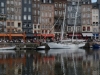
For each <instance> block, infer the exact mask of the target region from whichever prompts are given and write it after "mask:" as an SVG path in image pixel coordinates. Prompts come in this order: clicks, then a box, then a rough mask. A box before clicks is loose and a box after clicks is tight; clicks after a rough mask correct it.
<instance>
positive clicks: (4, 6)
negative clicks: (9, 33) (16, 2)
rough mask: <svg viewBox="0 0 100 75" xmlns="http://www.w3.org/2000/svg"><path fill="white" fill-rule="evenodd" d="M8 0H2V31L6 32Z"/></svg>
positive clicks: (0, 10)
mask: <svg viewBox="0 0 100 75" xmlns="http://www.w3.org/2000/svg"><path fill="white" fill-rule="evenodd" d="M5 20H6V0H0V32H4V29H5V25H6V21H5Z"/></svg>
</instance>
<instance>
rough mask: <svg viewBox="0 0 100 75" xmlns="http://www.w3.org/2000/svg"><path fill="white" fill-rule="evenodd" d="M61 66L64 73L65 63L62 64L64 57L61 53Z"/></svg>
mask: <svg viewBox="0 0 100 75" xmlns="http://www.w3.org/2000/svg"><path fill="white" fill-rule="evenodd" d="M61 67H62V70H63V75H65V65H64V59H63V57H62V55H61Z"/></svg>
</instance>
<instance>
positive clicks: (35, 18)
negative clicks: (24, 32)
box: [32, 0, 41, 34]
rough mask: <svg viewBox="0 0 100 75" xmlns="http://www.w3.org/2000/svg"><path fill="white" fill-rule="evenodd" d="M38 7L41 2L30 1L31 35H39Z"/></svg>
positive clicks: (37, 0) (38, 0)
mask: <svg viewBox="0 0 100 75" xmlns="http://www.w3.org/2000/svg"><path fill="white" fill-rule="evenodd" d="M40 5H41V0H32V17H33V20H32V21H33V33H34V34H40V33H41V31H40Z"/></svg>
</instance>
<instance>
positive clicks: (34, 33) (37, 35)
mask: <svg viewBox="0 0 100 75" xmlns="http://www.w3.org/2000/svg"><path fill="white" fill-rule="evenodd" d="M33 36H41V34H35V33H34V34H33Z"/></svg>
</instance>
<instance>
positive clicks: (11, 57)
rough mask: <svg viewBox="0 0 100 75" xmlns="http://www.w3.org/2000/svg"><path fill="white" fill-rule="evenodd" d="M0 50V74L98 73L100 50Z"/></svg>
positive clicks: (50, 74) (62, 74)
mask: <svg viewBox="0 0 100 75" xmlns="http://www.w3.org/2000/svg"><path fill="white" fill-rule="evenodd" d="M89 52H91V54H88V53H87V52H86V50H85V49H78V50H66V49H51V50H45V51H34V50H33V51H26V52H22V51H15V50H7V51H6V50H4V51H0V75H86V74H88V75H99V72H100V69H99V68H100V65H99V63H100V62H99V60H100V54H99V53H100V50H90V51H89Z"/></svg>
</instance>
